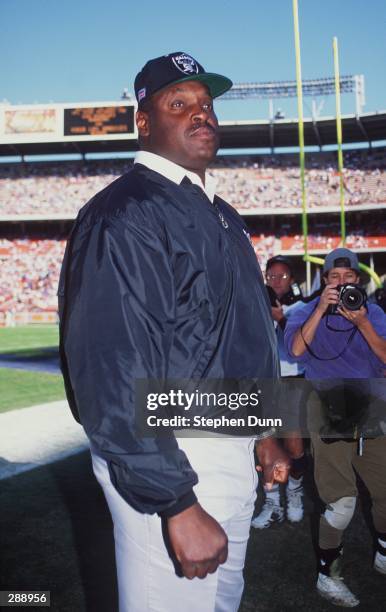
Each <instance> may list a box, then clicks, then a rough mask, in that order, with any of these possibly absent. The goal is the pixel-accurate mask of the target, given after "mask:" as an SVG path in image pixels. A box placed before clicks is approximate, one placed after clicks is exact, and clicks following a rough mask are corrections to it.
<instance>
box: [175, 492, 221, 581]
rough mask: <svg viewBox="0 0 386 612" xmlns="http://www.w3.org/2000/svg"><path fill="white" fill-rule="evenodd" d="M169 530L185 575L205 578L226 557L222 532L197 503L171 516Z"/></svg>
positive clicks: (219, 526)
mask: <svg viewBox="0 0 386 612" xmlns="http://www.w3.org/2000/svg"><path fill="white" fill-rule="evenodd" d="M168 532H169V538H170V543H171V545H172V548H173V551H174V553H175V555H176V557H177V560H178V561H179V563H180V564H181V569H182V573H183V575H184V576H185V577H186V578H189V579H192V578H194V577H197V578H205V576H207V575H208V574H213V573H214V572H215V571H216V570H217V568H218V566H219V565H221V563H225V561H226V560H227V557H228V538H227V535H226V533H225V531H224V530H223V528H222V527H221V525H219V523H218V522H217V521H216V520H215V519H214V518H213V517H212V516H211V515H210V514H208V513H207V512H205V510H204V509H203V508H202V507H201V506H200V504H198V503H196V504H193V506H190V508H187V509H186V510H184V511H183V512H180V513H179V514H176V515H175V516H172V517H170V518H169V519H168Z"/></svg>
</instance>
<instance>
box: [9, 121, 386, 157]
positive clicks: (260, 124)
mask: <svg viewBox="0 0 386 612" xmlns="http://www.w3.org/2000/svg"><path fill="white" fill-rule="evenodd" d="M316 127H317V129H315V128H316ZM342 128H343V143H344V144H353V145H355V144H361V143H368V144H369V145H371V144H372V143H376V142H378V141H383V140H386V110H383V111H377V112H375V113H363V114H361V115H358V116H357V115H355V114H349V115H344V116H343V117H342ZM304 138H305V145H306V146H307V147H309V146H312V147H318V148H320V149H323V147H325V146H329V145H336V122H335V118H334V117H332V116H328V117H319V118H317V119H310V118H307V119H305V120H304ZM26 140H29V142H22V137H20V134H18V135H17V137H15V139H14V141H9V140H8V142H0V157H6V156H7V157H10V156H20V157H22V158H24V157H25V156H26V155H31V156H34V155H70V154H78V155H80V156H85V155H87V154H92V153H99V154H107V155H111V154H114V153H122V152H125V153H126V152H127V153H130V152H133V151H136V150H137V149H138V144H137V140H136V138H135V134H134V133H130V134H129V133H128V134H123V133H121V134H119V135H117V134H113V135H111V136H109V134H103V135H101V136H91V137H90V136H86V137H85V138H84V139H83V138H82V137H81V136H76V137H74V138H70V137H69V136H66V137H65V138H60V137H55V138H51V139H49V138H47V137H44V139H43V138H42V137H41V135H40V138H35V139H34V138H31V135H30V136H29V138H28V139H26ZM297 146H298V121H297V119H296V118H293V119H278V120H273V121H264V120H250V121H245V120H243V121H237V120H236V121H221V122H220V148H221V149H255V150H259V149H271V150H272V151H273V152H274V151H275V149H278V148H294V147H297Z"/></svg>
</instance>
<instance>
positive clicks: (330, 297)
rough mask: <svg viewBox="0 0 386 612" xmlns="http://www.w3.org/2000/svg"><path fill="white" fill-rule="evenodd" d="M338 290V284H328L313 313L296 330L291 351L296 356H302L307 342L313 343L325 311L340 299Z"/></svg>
mask: <svg viewBox="0 0 386 612" xmlns="http://www.w3.org/2000/svg"><path fill="white" fill-rule="evenodd" d="M338 295H339V294H338V291H337V289H336V285H332V284H329V285H326V287H325V288H324V290H323V293H322V294H321V296H320V298H319V301H318V304H317V306H316V308H315V310H314V312H313V313H312V314H311V316H310V317H309V318H308V319H307V321H305V323H303V325H302V326H301V327H299V329H298V330H297V331H296V333H295V335H294V339H293V342H292V347H291V352H292V354H293V355H294V357H300V356H301V355H303V354H304V353H305V352H306V350H307V345H306V343H307V344H311V342H312V341H313V339H314V336H315V333H316V330H317V328H318V325H319V323H320V321H321V320H322V317H323V315H324V313H325V312H326V310H327V308H328V307H329V306H330V304H337V303H338V301H339V299H338Z"/></svg>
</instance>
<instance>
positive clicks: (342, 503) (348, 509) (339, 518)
mask: <svg viewBox="0 0 386 612" xmlns="http://www.w3.org/2000/svg"><path fill="white" fill-rule="evenodd" d="M356 501H357V498H356V497H341V498H340V499H338V500H337V501H336V502H333V503H332V504H328V505H327V508H326V510H325V512H324V518H325V519H326V521H327V523H328V524H329V525H331V527H334V528H335V529H340V530H341V531H343V529H346V527H347V526H348V524H349V522H350V521H351V519H352V517H353V515H354V510H355V504H356Z"/></svg>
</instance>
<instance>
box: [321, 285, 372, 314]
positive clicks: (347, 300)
mask: <svg viewBox="0 0 386 612" xmlns="http://www.w3.org/2000/svg"><path fill="white" fill-rule="evenodd" d="M336 290H337V291H338V293H339V296H338V299H339V302H338V303H337V304H330V306H329V310H328V313H329V314H339V312H338V308H339V307H340V306H344V307H345V308H347V310H359V309H360V308H361V307H362V306H365V305H366V301H367V293H366V291H365V290H364V289H363V288H362V287H360V285H356V284H354V283H346V284H345V285H338V286H337V288H336Z"/></svg>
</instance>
